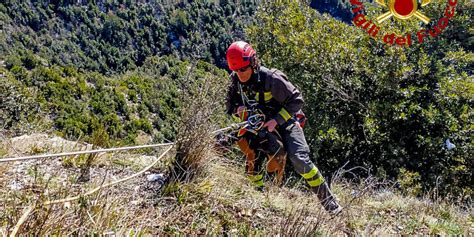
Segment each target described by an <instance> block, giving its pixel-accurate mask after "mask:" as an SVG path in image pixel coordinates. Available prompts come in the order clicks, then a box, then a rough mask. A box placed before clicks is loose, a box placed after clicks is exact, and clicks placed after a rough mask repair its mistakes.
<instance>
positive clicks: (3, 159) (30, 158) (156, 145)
mask: <svg viewBox="0 0 474 237" xmlns="http://www.w3.org/2000/svg"><path fill="white" fill-rule="evenodd" d="M245 124H247V122H241V123H236V124H232V125H230V126H229V127H225V128H221V129H218V130H215V131H213V132H212V134H216V133H219V132H224V131H227V130H232V129H236V128H238V127H241V126H243V125H245ZM174 144H175V143H174V142H169V143H158V144H149V145H140V146H128V147H116V148H106V149H97V150H88V151H74V152H64V153H57V154H43V155H34V156H22V157H7V158H0V163H6V162H14V161H23V160H34V159H43V158H54V157H61V156H73V155H83V154H93V153H100V152H114V151H127V150H136V149H142V148H153V147H160V146H169V145H174Z"/></svg>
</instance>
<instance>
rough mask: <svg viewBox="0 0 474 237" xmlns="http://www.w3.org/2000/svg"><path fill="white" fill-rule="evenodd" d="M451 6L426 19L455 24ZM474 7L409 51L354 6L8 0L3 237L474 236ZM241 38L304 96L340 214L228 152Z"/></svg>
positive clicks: (4, 8) (1, 55)
mask: <svg viewBox="0 0 474 237" xmlns="http://www.w3.org/2000/svg"><path fill="white" fill-rule="evenodd" d="M322 3H324V4H322ZM444 4H445V2H444V3H443V2H432V3H431V4H429V5H428V6H427V7H425V8H423V12H424V13H426V14H428V15H429V16H430V17H432V18H433V19H435V18H437V17H441V16H442V15H443V14H444V6H445V5H444ZM364 6H365V7H366V9H365V11H366V13H367V14H368V15H369V14H371V15H376V14H381V13H382V11H383V9H380V8H377V7H374V6H373V4H371V3H370V2H369V1H367V3H364ZM312 7H316V8H317V9H319V10H320V11H321V13H324V12H326V11H328V12H329V13H331V14H332V15H333V16H331V15H328V14H321V13H320V12H318V11H315V10H314V9H313V8H312ZM473 10H474V8H473V4H472V3H470V2H469V1H462V0H461V1H458V2H457V8H456V14H455V15H454V16H453V17H452V18H450V19H449V26H448V27H446V28H445V29H444V30H443V32H441V33H440V35H438V36H437V37H428V38H426V41H425V43H423V44H413V45H411V46H410V47H398V46H389V45H387V44H384V43H383V42H382V41H381V40H374V39H372V38H370V37H369V36H368V34H367V33H366V32H364V31H363V30H362V29H360V28H357V27H355V26H353V25H352V24H350V23H348V18H349V17H350V16H349V15H347V14H346V13H347V12H348V11H350V5H349V2H344V1H339V0H326V1H321V2H317V3H314V1H313V4H311V6H310V1H237V2H235V1H174V2H173V3H170V2H169V1H141V0H140V1H135V0H131V1H129V0H127V1H104V0H101V1H31V0H27V1H7V2H5V3H3V2H2V3H0V197H1V200H4V202H2V203H1V204H0V233H2V235H9V234H11V233H12V232H13V231H14V230H15V226H16V225H17V224H18V223H21V225H17V226H16V227H20V228H19V229H17V230H18V231H19V232H18V233H20V234H24V235H26V234H28V235H35V236H36V235H58V236H62V235H68V234H72V235H96V234H97V235H142V234H143V235H145V234H153V235H160V236H161V235H196V234H203V235H211V236H215V235H237V236H248V235H251V236H255V235H257V236H262V235H271V236H273V235H280V236H282V235H284V236H287V235H288V236H295V235H297V236H307V235H318V236H320V235H322V236H326V235H382V236H385V235H472V234H473V233H474V224H473V221H474V219H473V218H474V216H473V208H472V195H473V192H474V190H473V186H472V183H473V182H472V180H473V177H472V175H473V170H474V142H473V139H472V138H473V132H474V127H473V124H474V77H473V75H472V73H473V69H474V53H473V51H472V50H473V45H472V43H473V42H474V40H473V39H474V31H473V30H472V29H473V27H472V19H474V18H473V17H472V13H473V12H474V11H473ZM349 21H350V19H349ZM433 24H434V23H433ZM380 26H381V27H385V29H388V30H391V31H394V32H397V34H401V35H403V34H406V33H407V32H416V31H418V30H419V29H420V24H419V22H418V21H410V20H406V21H401V20H396V19H390V20H388V21H385V22H384V23H383V24H381V25H380ZM432 26H433V25H428V26H426V27H432ZM235 40H246V41H248V42H250V43H251V44H252V46H253V47H254V48H255V49H256V51H257V52H258V56H259V59H260V60H261V62H262V64H263V65H264V66H266V67H268V68H277V69H280V70H281V71H282V72H284V73H285V74H286V75H287V76H288V80H289V81H290V82H291V83H292V84H293V85H295V86H296V88H298V89H299V91H300V92H301V93H302V95H303V98H304V101H305V105H304V108H303V110H304V112H305V114H306V116H307V118H308V120H307V123H306V126H305V128H304V133H305V137H306V140H307V142H308V145H309V147H310V158H311V159H312V161H313V162H315V163H316V164H317V166H318V168H319V169H320V170H321V172H322V173H323V174H324V175H325V177H326V179H327V180H331V181H332V182H331V185H332V188H333V189H334V191H335V193H336V194H337V196H338V197H339V198H340V201H341V203H342V205H343V206H345V209H344V211H343V213H342V214H341V215H338V216H336V217H331V216H329V215H328V214H327V213H325V212H324V211H323V210H322V208H321V205H320V204H319V203H318V202H317V200H316V197H315V196H314V195H311V194H310V192H308V190H307V188H306V187H305V185H304V182H303V181H302V180H300V177H301V176H300V175H298V174H296V173H295V172H294V171H292V170H293V167H292V166H291V165H288V166H287V171H288V172H286V174H285V178H284V182H285V184H284V185H283V186H281V187H276V186H274V185H269V186H268V188H267V189H266V190H264V191H263V192H259V191H257V190H255V189H254V188H253V187H252V186H251V185H250V182H249V181H248V180H247V179H246V177H245V175H244V170H245V162H244V159H243V158H242V157H241V153H240V152H238V151H237V150H235V149H233V148H231V147H227V149H229V152H227V153H224V154H221V152H222V150H219V149H215V148H216V136H215V134H214V133H213V131H216V130H217V129H219V128H225V127H228V126H230V125H233V124H234V122H235V121H234V120H232V118H230V117H229V116H227V115H226V114H225V113H224V104H225V102H224V100H225V97H226V92H227V87H228V85H229V83H230V80H229V78H228V72H229V71H228V69H227V62H226V60H225V53H226V50H227V47H228V46H229V44H230V43H231V42H233V41H235ZM220 135H223V134H220ZM169 142H172V143H173V144H174V145H173V148H172V150H171V151H170V152H169V153H167V154H166V156H165V157H164V158H162V159H160V160H159V161H157V163H156V164H153V163H152V162H154V161H156V159H157V157H159V156H160V155H161V152H163V151H164V150H165V149H166V148H156V149H150V148H147V149H140V150H136V151H129V152H118V153H114V154H111V153H98V154H96V155H78V156H69V157H62V158H54V159H41V160H27V161H21V162H13V163H11V162H5V163H4V162H2V159H3V158H5V157H19V156H24V155H36V154H45V153H55V152H63V151H72V150H75V151H77V150H86V149H87V150H90V149H99V148H117V147H123V146H133V145H143V144H156V143H169ZM224 150H225V149H224ZM150 164H152V165H151V166H150V167H148V165H150ZM144 168H147V169H146V170H143V172H146V173H144V174H142V173H138V174H139V175H137V176H136V177H135V176H133V175H134V174H137V172H140V170H142V169H144ZM148 168H149V169H148ZM162 175H163V176H162ZM128 176H130V177H131V179H130V180H127V182H120V183H119V184H117V185H114V186H111V187H104V188H101V189H98V190H96V191H97V192H94V193H92V194H90V195H86V194H87V192H88V191H90V190H95V189H94V188H96V187H100V186H101V185H104V184H109V182H112V183H113V182H117V181H121V180H122V178H124V177H128ZM162 177H165V178H162ZM71 196H76V199H75V200H74V201H66V202H61V203H60V204H52V205H50V204H48V202H49V201H53V200H56V199H60V198H65V197H71ZM308 207H310V208H308ZM28 208H30V209H28ZM28 210H31V213H29V212H28ZM22 215H25V216H24V217H25V218H24V219H22V218H21V217H22ZM23 221H24V222H23Z"/></svg>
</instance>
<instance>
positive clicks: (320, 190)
mask: <svg viewBox="0 0 474 237" xmlns="http://www.w3.org/2000/svg"><path fill="white" fill-rule="evenodd" d="M312 191H313V192H314V193H316V196H318V198H319V201H320V202H321V205H323V207H324V209H325V210H326V211H327V212H329V214H331V215H337V214H339V213H340V212H341V211H342V207H341V206H340V205H339V203H337V200H336V198H335V197H334V195H333V194H332V193H331V190H330V189H329V187H328V185H327V183H326V182H324V183H322V184H321V185H319V186H317V187H313V188H312Z"/></svg>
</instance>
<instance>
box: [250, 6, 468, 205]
mask: <svg viewBox="0 0 474 237" xmlns="http://www.w3.org/2000/svg"><path fill="white" fill-rule="evenodd" d="M260 9H261V11H259V14H257V21H258V24H257V25H255V26H253V27H251V28H250V29H249V31H248V33H249V36H250V38H251V39H252V40H251V41H252V42H255V46H256V47H257V49H258V50H257V51H258V52H260V53H261V58H262V59H263V62H265V63H266V64H267V65H268V66H270V67H276V68H279V69H281V70H282V71H283V72H285V73H287V74H288V75H289V78H290V80H291V81H292V82H293V83H295V84H296V85H297V86H298V87H299V88H300V89H301V90H302V93H303V95H304V98H305V100H306V107H305V113H306V114H307V116H308V118H309V125H308V127H307V128H306V134H307V140H308V141H309V143H310V145H311V148H312V150H313V156H314V157H316V158H317V160H318V163H320V165H321V166H322V167H323V170H325V169H326V170H330V171H335V170H336V169H338V168H339V167H341V166H342V165H344V164H345V163H346V162H349V166H352V167H355V166H363V167H367V168H369V169H370V170H371V171H372V173H375V174H378V175H379V177H383V178H385V177H388V178H393V179H395V178H397V177H399V175H401V174H402V173H401V170H404V172H412V173H418V174H419V175H420V181H421V183H422V185H423V188H424V190H428V189H430V188H434V187H435V186H436V184H437V183H439V182H440V180H441V182H442V184H443V185H442V186H440V187H439V188H440V189H442V191H444V192H454V193H460V194H464V195H466V196H464V197H468V196H469V195H471V194H472V190H471V184H470V180H472V170H473V169H472V168H473V167H472V164H473V163H474V161H473V157H474V154H473V148H474V144H473V143H472V129H473V128H472V124H473V115H474V111H473V110H472V107H473V100H472V99H473V97H472V95H473V94H474V87H473V86H472V75H471V73H472V66H473V63H474V56H473V54H472V52H466V51H464V50H463V49H462V48H461V47H460V46H459V45H458V44H457V43H456V42H455V41H453V42H452V43H451V44H448V43H447V42H446V41H443V40H442V39H441V41H443V42H444V43H445V45H446V47H439V48H432V47H430V46H427V48H428V49H429V50H425V48H423V46H420V45H412V47H409V48H397V47H388V46H386V45H382V43H379V42H375V41H373V40H371V39H369V38H368V36H367V34H366V33H365V32H362V31H360V30H359V29H357V28H355V27H351V26H348V25H346V24H344V23H341V22H338V21H336V20H334V19H331V18H327V17H323V18H321V17H320V15H319V14H317V13H316V12H315V11H314V10H313V9H310V8H308V7H307V6H306V5H304V4H302V3H297V2H291V3H290V4H285V3H283V2H271V3H270V2H268V3H265V4H263V5H262V6H261V8H260ZM457 17H463V16H462V15H459V16H457ZM405 27H407V28H410V27H413V26H411V25H406V26H405ZM453 87H454V88H459V90H454V89H448V88H453ZM447 139H450V141H451V142H453V143H454V144H455V146H456V148H455V149H452V150H450V149H448V147H447V146H446V140H447Z"/></svg>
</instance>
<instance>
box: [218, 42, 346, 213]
mask: <svg viewBox="0 0 474 237" xmlns="http://www.w3.org/2000/svg"><path fill="white" fill-rule="evenodd" d="M226 58H227V64H228V67H229V69H230V70H232V73H231V80H232V82H231V84H230V86H229V89H228V92H227V99H226V108H227V111H226V112H227V114H229V115H235V114H237V115H238V114H242V111H245V109H246V108H247V107H248V106H251V105H252V104H255V103H257V104H258V106H259V109H260V111H262V112H263V113H264V114H265V117H266V121H265V123H264V125H263V129H266V130H267V131H268V133H269V134H273V133H277V134H279V136H280V137H281V141H282V142H283V146H284V149H285V150H286V153H287V156H288V158H289V160H290V161H291V164H292V165H293V167H294V169H295V170H296V172H298V173H299V174H300V175H301V176H302V177H303V178H304V179H305V180H306V182H307V183H308V185H309V187H310V189H311V190H312V191H313V192H314V193H316V195H317V196H318V198H319V200H320V202H321V204H322V205H323V206H324V208H325V209H326V211H328V212H329V213H331V214H338V213H339V212H340V211H341V210H342V208H341V206H340V205H339V204H338V202H337V200H336V198H335V197H334V195H333V194H332V193H331V191H330V189H329V187H328V185H327V183H326V182H325V180H324V178H323V176H322V174H321V172H320V171H319V170H318V168H316V166H315V165H314V164H313V162H312V161H311V159H310V150H309V147H308V144H307V143H306V139H305V136H304V133H303V129H302V127H301V124H300V123H299V122H298V120H299V118H300V116H297V115H301V114H302V111H301V109H302V107H303V104H304V101H303V97H302V95H301V93H300V91H299V90H298V89H297V88H295V87H294V86H293V85H292V84H291V83H290V82H289V81H288V80H287V77H286V75H285V74H283V73H282V72H281V71H279V70H276V69H271V70H270V69H268V68H265V67H263V66H261V65H260V61H259V59H258V57H257V53H256V51H255V50H254V49H253V48H252V46H251V45H250V44H248V43H246V42H244V41H237V42H234V43H232V44H231V45H230V46H229V48H228V49H227V53H226ZM248 143H249V144H250V147H251V148H257V149H253V150H258V147H252V144H251V143H252V142H251V141H249V142H248ZM257 146H258V144H257ZM241 148H242V147H241ZM243 151H244V150H243ZM245 152H247V153H248V152H249V151H248V150H247V151H244V153H245ZM257 156H258V154H257ZM257 160H258V159H257ZM248 165H249V164H247V166H248ZM247 172H248V175H249V179H250V180H251V181H253V182H254V183H255V184H257V185H258V186H263V174H262V171H261V170H259V169H255V170H253V172H252V171H251V172H249V170H247Z"/></svg>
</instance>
